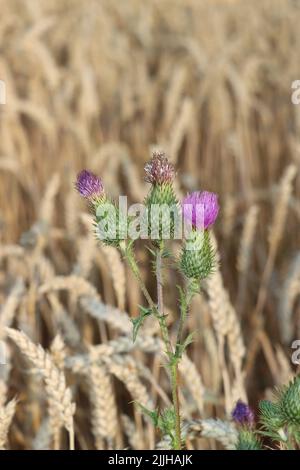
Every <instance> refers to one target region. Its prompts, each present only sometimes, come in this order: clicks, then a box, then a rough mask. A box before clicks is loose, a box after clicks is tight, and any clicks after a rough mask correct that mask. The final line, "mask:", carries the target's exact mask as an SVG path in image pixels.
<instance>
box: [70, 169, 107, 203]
mask: <svg viewBox="0 0 300 470" xmlns="http://www.w3.org/2000/svg"><path fill="white" fill-rule="evenodd" d="M75 187H76V189H77V191H78V192H79V193H80V194H81V196H83V197H85V198H86V199H94V198H97V197H101V196H103V194H104V188H103V184H102V181H101V179H100V178H98V176H96V175H94V174H93V173H91V172H90V171H88V170H82V171H81V172H80V173H79V175H78V176H77V181H76V183H75Z"/></svg>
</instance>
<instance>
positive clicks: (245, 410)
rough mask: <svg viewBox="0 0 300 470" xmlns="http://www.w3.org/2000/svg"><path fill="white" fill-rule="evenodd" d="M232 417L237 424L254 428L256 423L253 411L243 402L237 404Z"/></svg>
mask: <svg viewBox="0 0 300 470" xmlns="http://www.w3.org/2000/svg"><path fill="white" fill-rule="evenodd" d="M231 416H232V418H233V420H234V421H235V422H236V423H237V424H242V425H243V424H246V425H248V426H252V425H253V423H254V413H253V411H252V410H251V408H250V406H248V405H246V403H244V402H242V401H241V400H239V401H238V402H237V403H236V405H235V407H234V409H233V411H232V414H231Z"/></svg>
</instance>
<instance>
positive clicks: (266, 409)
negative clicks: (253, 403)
mask: <svg viewBox="0 0 300 470" xmlns="http://www.w3.org/2000/svg"><path fill="white" fill-rule="evenodd" d="M259 411H260V421H261V423H262V424H263V425H264V426H265V427H266V428H267V429H279V428H281V427H282V426H283V425H284V422H285V419H284V417H283V416H282V414H281V411H280V407H279V406H278V404H277V403H273V402H271V401H269V400H261V401H260V403H259Z"/></svg>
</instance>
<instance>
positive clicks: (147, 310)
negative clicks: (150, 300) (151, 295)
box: [131, 305, 152, 342]
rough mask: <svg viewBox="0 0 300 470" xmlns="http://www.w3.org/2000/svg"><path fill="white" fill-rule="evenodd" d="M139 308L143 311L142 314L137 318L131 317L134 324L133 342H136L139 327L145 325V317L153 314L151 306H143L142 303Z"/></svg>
mask: <svg viewBox="0 0 300 470" xmlns="http://www.w3.org/2000/svg"><path fill="white" fill-rule="evenodd" d="M139 308H140V312H141V313H140V315H139V316H138V317H136V318H131V322H132V324H133V331H132V334H133V342H135V340H136V337H137V334H138V332H139V329H140V327H141V326H142V325H143V323H144V321H145V318H146V317H148V316H149V315H151V314H152V309H151V308H148V307H143V306H141V305H139Z"/></svg>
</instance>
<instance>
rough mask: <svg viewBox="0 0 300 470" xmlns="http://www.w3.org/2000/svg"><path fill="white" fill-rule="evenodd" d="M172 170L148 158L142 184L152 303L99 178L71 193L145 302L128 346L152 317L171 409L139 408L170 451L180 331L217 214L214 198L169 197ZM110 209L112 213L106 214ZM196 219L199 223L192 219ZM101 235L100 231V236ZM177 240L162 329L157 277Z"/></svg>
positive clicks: (87, 176)
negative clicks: (173, 293) (171, 319)
mask: <svg viewBox="0 0 300 470" xmlns="http://www.w3.org/2000/svg"><path fill="white" fill-rule="evenodd" d="M175 176H176V174H175V169H174V166H173V165H172V164H171V163H170V162H169V161H168V159H167V157H166V155H165V154H164V152H154V153H153V155H152V158H151V160H150V162H149V163H147V164H146V166H145V180H146V182H147V183H149V184H150V189H149V192H148V195H147V197H146V199H145V201H144V202H145V204H144V209H145V210H144V212H143V214H142V217H141V219H140V222H141V224H142V225H143V224H147V226H146V231H144V233H146V234H147V237H148V239H149V243H150V246H148V247H147V248H148V250H149V252H150V254H151V256H152V257H153V264H154V267H155V269H154V275H155V278H156V298H155V299H153V298H152V295H151V294H150V292H149V290H148V288H147V286H146V284H145V282H144V280H143V278H142V276H141V273H140V268H139V265H138V262H137V259H136V255H135V239H133V238H131V237H130V235H128V230H127V229H128V228H130V225H131V223H132V222H134V221H133V218H132V216H127V215H126V216H125V217H124V214H121V213H120V212H119V209H118V208H117V206H116V204H115V203H114V202H113V201H111V200H110V198H109V197H108V196H107V195H106V193H105V190H104V186H103V183H102V181H101V179H100V178H98V177H97V176H95V175H93V174H92V173H90V172H88V171H86V170H83V171H82V172H81V173H80V174H79V175H78V178H77V182H76V189H77V190H78V191H79V193H80V194H81V195H82V196H83V197H84V198H86V199H87V200H88V201H89V202H90V206H91V210H92V213H93V216H94V224H95V233H96V236H97V238H98V239H100V240H101V241H102V242H103V243H105V244H108V245H110V244H113V245H114V246H116V247H117V248H118V249H119V250H120V252H121V254H122V256H123V257H124V259H125V260H126V261H127V263H128V265H129V266H130V268H131V270H132V272H133V274H134V276H135V278H136V280H137V281H138V284H139V286H140V289H141V291H142V293H143V295H144V297H145V300H146V302H147V305H146V306H141V307H140V314H139V316H138V317H136V318H133V319H132V324H133V341H135V339H136V337H137V335H138V334H139V330H140V328H141V327H142V325H143V323H144V321H145V319H146V318H147V317H149V316H153V317H155V318H156V319H157V321H158V323H159V326H160V332H161V337H162V340H163V344H164V348H165V355H166V362H165V366H166V368H167V370H168V375H169V378H170V386H171V390H172V406H171V407H170V408H166V409H164V410H150V409H147V408H145V407H144V406H142V405H141V404H139V406H140V407H141V408H142V410H143V411H144V413H145V414H146V415H147V416H148V417H150V418H151V419H152V421H153V423H154V425H155V426H156V427H157V428H158V429H159V430H160V431H161V433H162V435H163V436H167V437H168V438H169V439H170V440H171V443H172V447H173V449H181V448H182V447H184V445H185V444H184V442H183V439H182V432H181V428H182V425H181V416H180V401H179V380H178V364H179V362H180V360H181V357H182V354H183V353H184V351H185V349H186V348H187V346H188V345H189V344H190V343H191V341H192V335H191V334H190V335H189V336H188V337H184V327H185V322H186V318H187V314H188V311H189V307H190V304H191V301H192V298H193V296H194V295H195V294H196V293H198V292H199V290H200V282H201V281H202V280H203V279H205V278H207V277H208V276H209V275H210V274H211V273H212V271H213V269H214V266H215V256H214V251H213V248H212V245H211V241H210V233H209V230H210V228H211V227H212V225H213V224H214V222H215V221H216V218H217V216H218V212H219V205H218V199H217V196H216V195H215V194H214V193H209V192H207V191H203V192H195V193H191V194H189V195H188V196H187V197H186V198H185V199H184V200H183V201H182V203H181V204H180V203H179V201H178V199H177V197H176V194H175V191H174V186H173V183H174V178H175ZM110 209H113V210H110ZM199 214H200V217H198V216H199ZM182 222H184V225H185V223H186V224H187V225H188V229H187V230H185V231H184V235H185V237H184V239H182V238H183V237H182V236H181V237H178V233H180V231H179V230H178V229H181V228H182ZM104 229H105V230H104ZM175 238H179V239H180V240H181V244H182V249H181V256H180V258H179V259H178V260H177V259H176V260H173V261H174V262H173V263H172V265H173V266H174V265H175V269H177V270H179V271H180V272H181V273H182V277H183V286H178V287H177V288H178V307H179V311H180V316H179V320H178V324H177V325H175V327H176V330H177V331H175V337H176V340H175V341H174V340H172V338H173V337H174V335H173V333H174V330H173V327H169V326H168V322H167V315H166V313H165V307H164V298H163V287H164V285H163V284H164V283H163V271H164V269H165V261H166V259H167V258H170V257H171V256H172V255H171V251H170V249H169V247H168V244H169V243H170V242H171V241H172V240H174V239H175Z"/></svg>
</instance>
